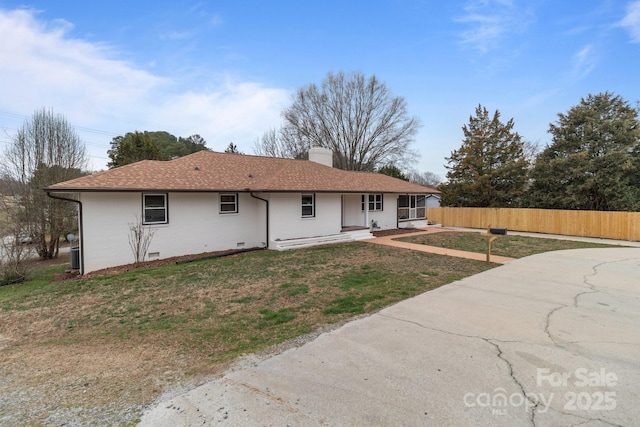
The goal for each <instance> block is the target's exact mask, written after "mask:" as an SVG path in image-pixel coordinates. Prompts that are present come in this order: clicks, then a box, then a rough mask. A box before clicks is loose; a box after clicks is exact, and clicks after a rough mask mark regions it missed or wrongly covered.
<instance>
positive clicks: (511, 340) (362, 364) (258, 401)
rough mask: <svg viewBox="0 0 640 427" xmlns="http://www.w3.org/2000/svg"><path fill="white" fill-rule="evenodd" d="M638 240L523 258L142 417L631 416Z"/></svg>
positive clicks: (635, 385) (486, 419)
mask: <svg viewBox="0 0 640 427" xmlns="http://www.w3.org/2000/svg"><path fill="white" fill-rule="evenodd" d="M639 402H640V249H637V248H611V249H582V250H572V251H561V252H550V253H545V254H541V255H535V256H532V257H528V258H524V259H520V260H517V261H514V262H511V263H508V264H506V265H503V266H501V267H498V268H495V269H493V270H490V271H487V272H484V273H481V274H478V275H476V276H473V277H469V278H466V279H464V280H461V281H459V282H456V283H452V284H450V285H447V286H443V287H441V288H438V289H436V290H434V291H431V292H427V293H425V294H422V295H420V296H417V297H415V298H412V299H410V300H407V301H403V302H401V303H399V304H396V305H394V306H391V307H389V308H386V309H384V310H382V311H380V312H379V313H376V314H374V315H372V316H370V317H367V318H364V319H360V320H356V321H353V322H350V323H348V324H346V325H345V326H343V327H341V328H339V329H337V330H335V331H332V332H330V333H326V334H323V335H321V336H319V337H318V338H317V339H315V340H314V341H312V342H309V343H308V344H306V345H304V346H302V347H299V348H295V349H291V350H288V351H286V352H284V353H282V354H280V355H278V356H275V357H272V358H270V359H267V360H264V361H261V362H257V363H255V364H253V365H248V366H247V364H246V363H245V366H243V367H238V368H237V369H236V370H233V371H230V372H228V373H227V374H226V375H225V376H224V377H222V378H220V379H218V380H216V381H213V382H211V383H208V384H205V385H203V386H201V387H199V388H196V389H194V390H191V391H190V392H188V393H186V394H183V395H180V396H176V397H174V398H173V399H169V400H165V401H162V402H161V403H159V404H158V405H157V406H156V407H155V408H153V409H151V410H149V411H148V412H147V413H145V415H144V416H143V418H142V421H141V423H140V425H142V426H180V425H190V426H191V425H193V426H196V425H216V426H218V425H221V426H262V425H274V426H287V425H290V426H316V425H328V426H419V425H420V426H423V425H426V426H575V425H581V426H588V427H596V426H609V425H614V426H631V425H639V424H640V405H639V404H638V403H639Z"/></svg>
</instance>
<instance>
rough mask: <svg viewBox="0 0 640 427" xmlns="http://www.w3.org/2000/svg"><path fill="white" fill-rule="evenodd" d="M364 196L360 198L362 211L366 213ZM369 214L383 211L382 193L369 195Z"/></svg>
mask: <svg viewBox="0 0 640 427" xmlns="http://www.w3.org/2000/svg"><path fill="white" fill-rule="evenodd" d="M364 197H365V196H364V194H363V195H362V197H361V198H360V202H361V203H360V209H361V210H363V211H364V206H365V203H364ZM368 204H369V212H375V211H381V210H382V206H383V205H382V193H380V194H369V203H368Z"/></svg>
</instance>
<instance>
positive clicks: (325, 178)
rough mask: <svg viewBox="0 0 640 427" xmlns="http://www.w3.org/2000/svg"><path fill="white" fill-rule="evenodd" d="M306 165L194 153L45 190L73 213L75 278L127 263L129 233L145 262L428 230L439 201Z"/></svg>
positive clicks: (321, 153)
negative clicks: (430, 204)
mask: <svg viewBox="0 0 640 427" xmlns="http://www.w3.org/2000/svg"><path fill="white" fill-rule="evenodd" d="M309 158H310V160H293V159H282V158H274V157H260V156H249V155H241V154H226V153H217V152H211V151H200V152H197V153H194V154H190V155H188V156H184V157H181V158H178V159H175V160H171V161H154V160H143V161H140V162H137V163H132V164H129V165H126V166H121V167H118V168H115V169H111V170H108V171H103V172H98V173H95V174H93V175H89V176H84V177H81V178H77V179H72V180H70V181H65V182H61V183H58V184H54V185H51V186H49V187H47V188H45V189H44V190H45V191H46V192H47V194H48V195H49V196H50V197H54V198H62V199H65V200H69V201H71V202H75V203H77V204H78V212H79V221H78V223H79V229H80V230H79V232H80V249H79V264H80V265H79V266H78V267H79V269H80V273H81V274H85V273H88V272H91V271H95V270H100V269H104V268H108V267H113V266H118V265H124V264H130V263H132V262H134V261H135V258H134V255H133V252H132V249H131V247H130V240H131V239H130V229H131V227H132V225H134V224H136V223H138V222H139V221H140V219H141V220H142V223H143V224H144V227H149V228H152V229H153V230H154V234H153V237H152V240H151V243H150V245H149V248H148V252H147V254H146V258H145V260H152V259H162V258H170V257H174V256H181V255H190V254H194V255H195V254H201V253H206V252H214V251H223V250H229V249H240V248H246V249H248V248H256V247H262V248H269V249H279V250H283V249H291V248H297V247H304V246H310V245H315V244H322V243H331V242H338V241H348V240H358V239H361V238H371V237H372V235H371V233H370V231H372V230H373V229H380V230H384V229H391V228H397V227H419V226H423V225H426V219H427V213H426V206H427V197H428V196H429V195H433V194H437V193H438V191H437V190H435V189H432V188H429V187H423V186H420V185H417V184H413V183H409V182H406V181H403V180H400V179H396V178H392V177H389V176H386V175H382V174H377V173H368V172H353V171H344V170H340V169H335V168H333V167H331V165H332V153H331V151H329V150H325V149H318V148H313V149H311V150H310V152H309Z"/></svg>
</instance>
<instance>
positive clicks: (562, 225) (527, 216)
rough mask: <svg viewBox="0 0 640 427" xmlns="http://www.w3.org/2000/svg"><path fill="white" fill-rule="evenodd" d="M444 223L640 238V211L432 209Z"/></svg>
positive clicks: (433, 215)
mask: <svg viewBox="0 0 640 427" xmlns="http://www.w3.org/2000/svg"><path fill="white" fill-rule="evenodd" d="M427 217H428V218H429V221H433V222H436V223H439V224H442V225H443V226H445V227H446V226H450V227H470V228H487V226H489V225H491V226H492V227H505V228H507V229H509V230H513V231H529V232H533V233H549V234H562V235H566V236H583V237H601V238H605V239H618V240H640V212H602V211H565V210H554V209H511V208H428V209H427Z"/></svg>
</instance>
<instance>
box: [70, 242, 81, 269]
mask: <svg viewBox="0 0 640 427" xmlns="http://www.w3.org/2000/svg"><path fill="white" fill-rule="evenodd" d="M71 269H72V270H80V246H76V247H75V248H71Z"/></svg>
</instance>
